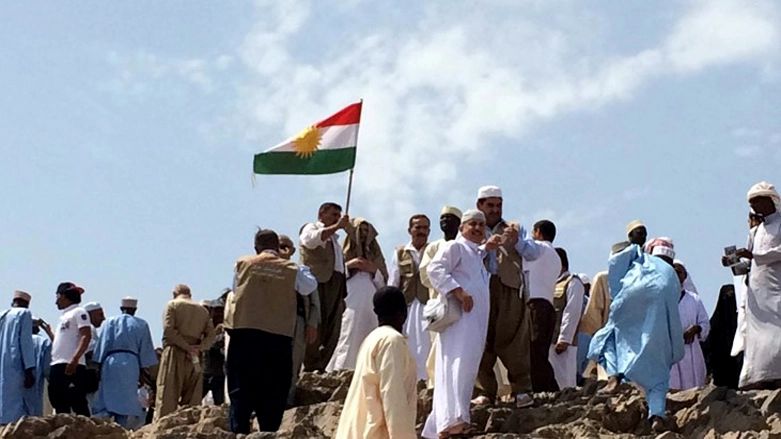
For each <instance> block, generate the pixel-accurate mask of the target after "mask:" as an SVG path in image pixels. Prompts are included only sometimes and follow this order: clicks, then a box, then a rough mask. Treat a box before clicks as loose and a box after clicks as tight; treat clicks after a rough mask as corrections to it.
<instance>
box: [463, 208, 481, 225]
mask: <svg viewBox="0 0 781 439" xmlns="http://www.w3.org/2000/svg"><path fill="white" fill-rule="evenodd" d="M472 220H478V221H482V222H485V214H484V213H483V212H481V211H479V210H477V209H469V210H467V211H466V212H464V215H463V216H462V217H461V224H466V223H468V222H469V221H472Z"/></svg>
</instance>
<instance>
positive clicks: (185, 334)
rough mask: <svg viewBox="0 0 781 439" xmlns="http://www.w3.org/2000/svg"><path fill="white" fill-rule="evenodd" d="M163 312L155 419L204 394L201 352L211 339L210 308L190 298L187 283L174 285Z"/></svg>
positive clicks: (196, 402)
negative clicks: (171, 298)
mask: <svg viewBox="0 0 781 439" xmlns="http://www.w3.org/2000/svg"><path fill="white" fill-rule="evenodd" d="M173 296H174V299H173V300H171V301H170V302H168V304H167V305H166V307H165V313H164V314H163V355H162V358H161V361H160V371H159V372H158V374H157V401H156V403H155V406H156V411H155V419H159V418H161V417H163V416H165V415H167V414H169V413H171V412H173V411H175V410H176V409H177V408H178V407H179V406H180V405H198V404H200V402H201V398H202V397H203V395H202V393H203V373H202V371H201V365H200V360H199V358H200V355H201V352H202V351H204V350H206V349H208V348H209V347H210V346H211V344H212V342H213V341H214V325H213V324H212V320H211V317H210V316H209V311H207V310H206V308H204V307H203V306H201V305H200V304H198V303H196V302H195V301H193V299H192V295H191V293H190V287H188V286H187V285H182V284H180V285H177V286H176V287H174V291H173Z"/></svg>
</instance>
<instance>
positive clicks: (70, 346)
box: [49, 282, 92, 416]
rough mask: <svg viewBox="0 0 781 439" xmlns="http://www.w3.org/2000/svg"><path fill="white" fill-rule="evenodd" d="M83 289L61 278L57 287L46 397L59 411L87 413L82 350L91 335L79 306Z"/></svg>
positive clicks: (88, 322)
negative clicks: (58, 312) (56, 318)
mask: <svg viewBox="0 0 781 439" xmlns="http://www.w3.org/2000/svg"><path fill="white" fill-rule="evenodd" d="M83 293H84V289H83V288H81V287H79V286H77V285H75V284H73V283H71V282H63V283H61V284H60V285H59V286H58V287H57V302H56V303H57V309H59V310H61V311H62V315H61V316H60V321H59V323H58V325H57V329H56V333H55V336H54V343H53V344H52V366H51V370H50V372H49V400H50V401H51V404H52V407H53V408H54V410H55V411H56V412H57V413H58V414H59V413H71V412H73V413H75V414H77V415H84V416H89V415H90V410H89V405H88V404H87V393H86V391H85V389H84V380H85V375H86V373H87V367H86V360H85V358H84V354H85V353H86V352H87V347H88V346H89V342H90V339H91V338H92V330H91V327H92V325H91V324H90V320H89V316H88V315H87V311H85V310H84V308H82V307H80V306H79V303H81V295H82V294H83Z"/></svg>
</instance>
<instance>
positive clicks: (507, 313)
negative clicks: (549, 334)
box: [474, 186, 541, 407]
mask: <svg viewBox="0 0 781 439" xmlns="http://www.w3.org/2000/svg"><path fill="white" fill-rule="evenodd" d="M477 209H478V210H480V211H481V212H483V214H485V218H486V238H490V237H491V236H493V235H501V236H502V241H503V244H502V245H501V246H500V247H499V249H498V250H495V251H491V252H488V255H487V256H486V259H485V264H486V269H487V270H488V272H489V273H490V274H491V279H490V283H489V290H490V296H491V297H490V299H491V308H490V317H489V320H488V335H487V337H486V343H485V351H484V353H483V358H482V360H481V361H480V369H479V371H478V374H477V387H478V389H480V390H481V393H482V395H481V396H480V397H478V398H477V399H476V400H475V401H474V402H475V403H477V404H486V403H490V402H492V401H494V400H495V399H496V396H497V391H498V389H497V380H496V373H495V372H494V366H495V364H496V360H497V358H498V359H500V360H501V361H502V363H503V364H504V366H505V367H506V368H507V376H508V379H509V381H510V386H511V387H512V392H513V394H514V395H515V403H516V405H517V406H518V407H528V406H530V405H532V404H534V401H533V400H532V397H531V395H530V394H529V393H530V392H531V389H532V383H531V363H530V361H529V356H530V341H531V333H530V325H529V312H528V310H527V306H526V300H527V299H528V297H527V293H526V292H525V291H524V288H523V286H524V274H523V259H526V260H528V261H533V260H535V259H537V258H538V257H539V254H540V251H541V250H540V246H539V244H537V243H536V242H534V240H533V239H530V238H527V237H526V231H525V230H524V229H523V228H522V227H520V226H519V225H518V224H514V223H508V222H506V221H505V220H503V219H502V190H501V189H500V188H498V187H496V186H483V187H481V188H480V189H479V190H478V194H477Z"/></svg>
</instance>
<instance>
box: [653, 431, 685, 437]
mask: <svg viewBox="0 0 781 439" xmlns="http://www.w3.org/2000/svg"><path fill="white" fill-rule="evenodd" d="M654 439H684V436H682V435H680V434H678V433H674V432H672V431H667V432H664V433H662V434H660V435H658V436H656V438H654Z"/></svg>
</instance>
